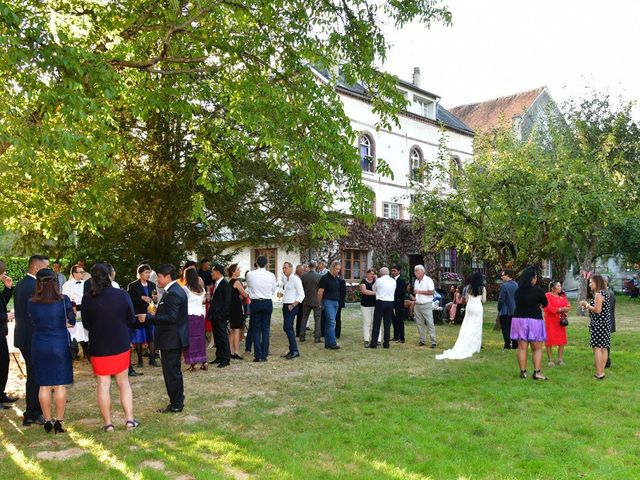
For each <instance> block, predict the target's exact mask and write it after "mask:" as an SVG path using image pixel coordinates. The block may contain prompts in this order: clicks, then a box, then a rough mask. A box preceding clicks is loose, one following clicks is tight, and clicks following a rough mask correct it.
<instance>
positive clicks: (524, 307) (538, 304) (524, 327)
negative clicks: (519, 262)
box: [511, 267, 548, 380]
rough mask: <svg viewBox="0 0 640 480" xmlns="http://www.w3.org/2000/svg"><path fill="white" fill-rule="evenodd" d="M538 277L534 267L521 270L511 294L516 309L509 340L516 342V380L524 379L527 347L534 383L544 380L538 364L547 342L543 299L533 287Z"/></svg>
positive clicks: (539, 291) (541, 294) (542, 294)
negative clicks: (517, 371)
mask: <svg viewBox="0 0 640 480" xmlns="http://www.w3.org/2000/svg"><path fill="white" fill-rule="evenodd" d="M536 283H538V274H537V272H536V269H535V267H527V268H525V269H524V270H523V272H522V275H521V276H520V279H519V281H518V289H517V290H516V293H515V301H516V309H515V312H514V313H513V318H512V319H511V340H517V341H518V366H519V367H520V378H527V350H529V345H531V351H532V353H531V357H532V359H533V375H532V376H531V378H533V379H534V380H546V379H547V377H545V376H544V375H543V374H542V373H540V368H541V365H542V346H543V345H542V344H543V343H544V341H545V340H546V339H547V331H546V329H545V325H544V319H543V318H542V309H543V308H544V307H546V306H547V303H548V302H547V297H546V296H545V294H544V292H543V291H542V289H541V288H540V287H538V286H536Z"/></svg>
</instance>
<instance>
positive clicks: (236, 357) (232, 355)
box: [231, 353, 242, 360]
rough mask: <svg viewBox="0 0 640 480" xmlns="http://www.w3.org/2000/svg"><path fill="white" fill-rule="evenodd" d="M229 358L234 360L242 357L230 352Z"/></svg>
mask: <svg viewBox="0 0 640 480" xmlns="http://www.w3.org/2000/svg"><path fill="white" fill-rule="evenodd" d="M231 358H233V359H235V360H242V357H241V356H240V355H238V354H237V353H233V354H231Z"/></svg>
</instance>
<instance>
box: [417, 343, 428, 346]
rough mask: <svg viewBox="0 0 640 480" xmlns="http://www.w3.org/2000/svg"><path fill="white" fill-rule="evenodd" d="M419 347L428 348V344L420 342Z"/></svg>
mask: <svg viewBox="0 0 640 480" xmlns="http://www.w3.org/2000/svg"><path fill="white" fill-rule="evenodd" d="M418 346H419V347H426V346H427V344H426V343H424V342H420V343H419V344H418Z"/></svg>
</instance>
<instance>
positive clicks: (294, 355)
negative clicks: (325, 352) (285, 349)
mask: <svg viewBox="0 0 640 480" xmlns="http://www.w3.org/2000/svg"><path fill="white" fill-rule="evenodd" d="M299 356H300V352H293V353H290V354H289V355H287V356H286V357H285V358H286V359H287V360H292V359H294V358H298V357H299Z"/></svg>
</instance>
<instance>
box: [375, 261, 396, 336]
mask: <svg viewBox="0 0 640 480" xmlns="http://www.w3.org/2000/svg"><path fill="white" fill-rule="evenodd" d="M373 291H374V292H376V307H375V309H374V311H373V330H372V331H371V338H378V335H379V334H380V323H381V321H383V320H384V337H383V340H382V348H389V337H390V336H391V322H392V321H393V299H394V296H395V293H396V281H395V279H393V278H391V277H390V276H389V269H388V268H387V267H382V268H381V269H380V278H378V279H377V280H376V283H374V284H373ZM369 348H378V342H371V343H370V344H369Z"/></svg>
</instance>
